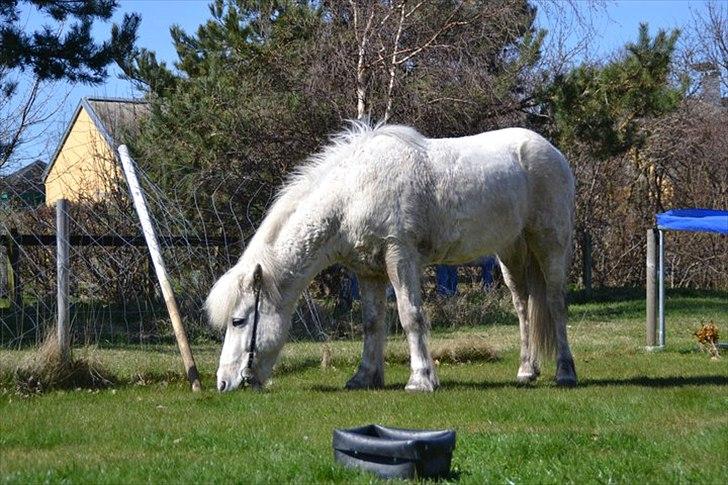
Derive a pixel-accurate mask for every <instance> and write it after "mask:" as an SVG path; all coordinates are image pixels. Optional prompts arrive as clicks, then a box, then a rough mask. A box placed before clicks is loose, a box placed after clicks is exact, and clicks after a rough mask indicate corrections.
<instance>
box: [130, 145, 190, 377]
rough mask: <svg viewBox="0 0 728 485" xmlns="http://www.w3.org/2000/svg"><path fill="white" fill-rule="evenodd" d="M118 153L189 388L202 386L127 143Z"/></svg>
mask: <svg viewBox="0 0 728 485" xmlns="http://www.w3.org/2000/svg"><path fill="white" fill-rule="evenodd" d="M119 156H120V158H121V165H122V168H123V170H124V175H125V177H126V182H127V184H128V185H129V193H130V194H131V197H132V200H133V202H134V208H135V209H136V213H137V215H138V216H139V222H140V223H141V225H142V231H143V232H144V239H145V240H146V242H147V248H149V255H150V256H151V259H152V263H153V264H154V271H155V273H156V275H157V280H158V281H159V286H160V287H161V289H162V295H163V296H164V302H165V304H166V305H167V312H168V313H169V318H170V320H171V321H172V328H173V329H174V335H175V338H176V339H177V346H178V347H179V350H180V353H181V354H182V361H183V362H184V366H185V371H186V372H187V378H188V379H189V381H190V384H191V385H192V390H193V391H199V390H200V389H201V388H202V387H201V385H200V378H199V375H198V373H197V366H196V365H195V360H194V358H193V357H192V350H191V349H190V345H189V341H188V340H187V332H186V331H185V328H184V325H183V324H182V317H181V315H180V312H179V307H178V306H177V300H176V299H175V297H174V292H173V290H172V285H170V283H169V276H168V275H167V269H166V268H165V266H164V260H163V259H162V252H161V249H160V247H159V241H158V239H157V235H156V233H155V232H154V227H153V226H152V220H151V218H150V217H149V211H148V210H147V203H146V200H145V198H144V193H143V192H142V189H141V187H140V185H139V180H138V179H137V176H136V170H135V169H134V163H133V161H132V159H131V157H130V156H129V150H128V149H127V148H126V145H121V146H120V147H119Z"/></svg>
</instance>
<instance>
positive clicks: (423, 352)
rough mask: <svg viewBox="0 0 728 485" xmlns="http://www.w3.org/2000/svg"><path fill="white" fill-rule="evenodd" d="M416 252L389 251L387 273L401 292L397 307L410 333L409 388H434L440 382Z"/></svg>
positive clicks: (418, 389)
mask: <svg viewBox="0 0 728 485" xmlns="http://www.w3.org/2000/svg"><path fill="white" fill-rule="evenodd" d="M415 257H416V256H415V254H409V253H408V252H407V251H402V250H400V249H395V250H392V251H390V252H389V254H388V255H387V274H388V275H389V279H390V280H391V281H392V286H394V292H395V294H396V295H397V311H398V313H399V320H400V322H402V328H404V331H405V333H406V334H407V342H408V343H409V349H410V367H411V374H410V378H409V382H407V386H406V387H405V389H406V390H408V391H433V390H435V389H436V388H437V387H439V385H440V381H439V380H438V379H437V374H436V373H435V366H434V365H433V363H432V357H431V355H430V350H429V349H428V348H427V337H428V333H429V324H428V322H427V318H426V317H425V314H424V312H423V310H422V290H421V288H420V276H421V270H420V266H419V264H417V262H416V259H415Z"/></svg>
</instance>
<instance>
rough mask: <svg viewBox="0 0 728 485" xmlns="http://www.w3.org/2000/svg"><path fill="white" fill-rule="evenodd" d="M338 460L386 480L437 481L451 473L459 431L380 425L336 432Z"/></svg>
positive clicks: (335, 446)
mask: <svg viewBox="0 0 728 485" xmlns="http://www.w3.org/2000/svg"><path fill="white" fill-rule="evenodd" d="M333 446H334V459H335V460H336V461H337V462H339V463H341V464H342V465H344V466H346V467H349V468H360V469H362V470H366V471H369V472H373V473H375V474H376V475H378V476H380V477H382V478H437V477H445V476H448V475H449V474H450V460H451V459H452V452H453V450H454V449H455V431H452V430H441V431H427V430H411V429H397V428H385V427H384V426H379V425H377V424H370V425H369V426H362V427H361V428H352V429H335V430H334V440H333Z"/></svg>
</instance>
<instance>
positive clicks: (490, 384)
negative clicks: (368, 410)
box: [310, 375, 728, 393]
mask: <svg viewBox="0 0 728 485" xmlns="http://www.w3.org/2000/svg"><path fill="white" fill-rule="evenodd" d="M540 382H541V384H542V385H539V383H538V382H537V383H534V384H520V383H518V382H515V381H510V380H508V381H483V382H473V381H458V380H445V381H442V382H441V383H440V390H458V389H475V390H483V391H485V390H493V389H507V388H514V389H515V388H518V389H524V390H537V389H543V388H545V387H547V386H544V385H543V383H544V380H543V379H542V380H541V381H540ZM619 386H625V387H626V386H635V387H647V388H673V387H686V386H728V376H719V375H707V376H706V375H704V376H666V377H649V376H632V377H625V378H605V379H589V378H586V379H583V380H581V381H580V382H579V384H578V385H577V386H576V387H573V388H564V389H565V390H569V389H583V388H590V387H619ZM310 389H311V390H312V391H318V392H327V393H337V392H361V391H366V389H355V390H351V389H346V388H345V387H344V386H343V385H341V386H332V385H322V384H315V385H313V386H311V387H310ZM402 390H404V383H392V384H386V385H385V386H384V387H382V388H379V389H377V391H402Z"/></svg>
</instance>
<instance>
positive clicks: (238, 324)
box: [233, 318, 247, 327]
mask: <svg viewBox="0 0 728 485" xmlns="http://www.w3.org/2000/svg"><path fill="white" fill-rule="evenodd" d="M246 323H247V319H245V318H233V327H242V326H244V325H245V324H246Z"/></svg>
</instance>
